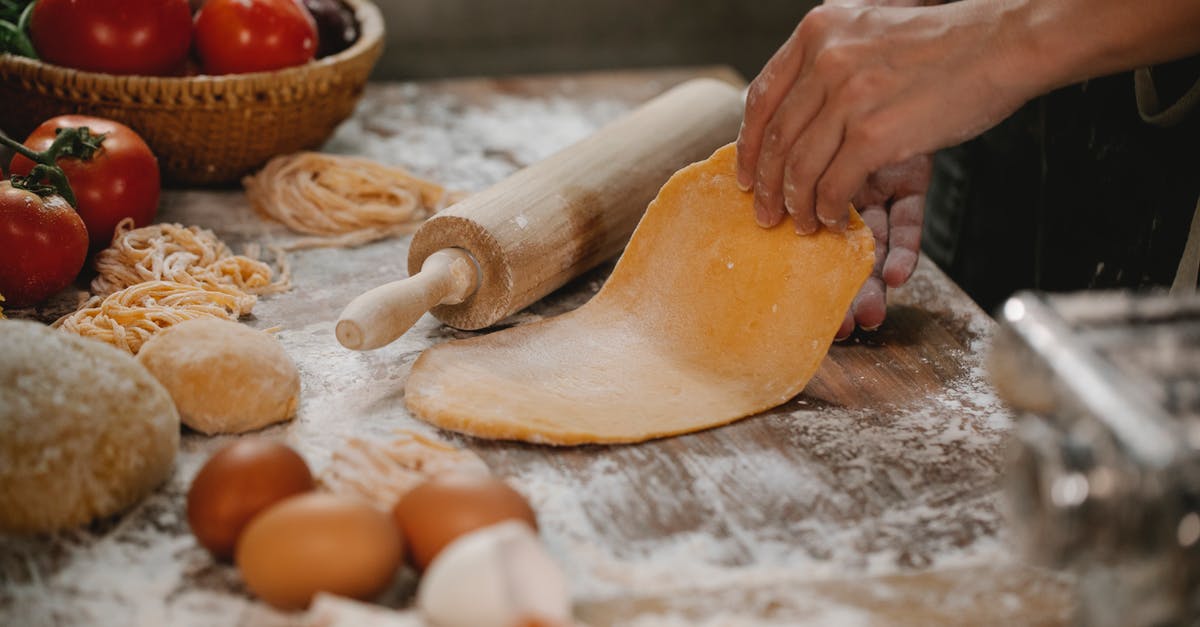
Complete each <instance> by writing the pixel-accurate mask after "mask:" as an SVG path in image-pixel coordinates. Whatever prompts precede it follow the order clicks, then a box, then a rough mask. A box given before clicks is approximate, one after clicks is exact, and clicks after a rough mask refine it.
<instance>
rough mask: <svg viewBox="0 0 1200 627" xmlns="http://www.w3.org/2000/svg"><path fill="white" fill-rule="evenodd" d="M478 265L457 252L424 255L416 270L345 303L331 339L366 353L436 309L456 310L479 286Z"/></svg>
mask: <svg viewBox="0 0 1200 627" xmlns="http://www.w3.org/2000/svg"><path fill="white" fill-rule="evenodd" d="M479 281H480V277H479V264H478V263H477V262H476V261H475V258H474V257H472V256H471V253H469V252H467V251H465V250H463V249H461V248H445V249H442V250H439V251H437V252H435V253H433V254H432V255H430V256H429V257H428V258H427V259H426V260H425V262H424V263H423V264H422V265H421V271H420V272H418V273H416V274H414V275H413V276H411V277H409V278H407V279H401V280H399V281H393V282H391V283H386V284H384V285H381V286H379V287H377V288H375V289H373V290H371V291H369V292H366V293H365V294H363V295H361V296H359V297H358V298H355V299H354V300H352V301H350V304H349V305H347V306H346V309H344V310H343V311H342V315H341V317H339V318H338V321H337V326H336V327H335V330H334V332H335V334H336V335H337V339H338V342H341V344H342V346H345V347H346V348H349V349H353V350H371V349H373V348H379V347H381V346H385V345H387V344H390V343H391V342H393V341H394V340H396V339H397V338H399V337H400V336H401V335H404V333H405V332H406V331H408V330H409V329H410V328H412V326H413V325H414V324H416V323H417V320H420V318H421V316H422V315H424V314H425V312H427V311H429V310H430V309H432V308H434V307H436V306H438V305H457V304H458V303H461V302H463V301H464V300H466V299H467V298H469V297H470V296H471V295H472V294H474V293H475V290H476V289H477V288H478V287H479Z"/></svg>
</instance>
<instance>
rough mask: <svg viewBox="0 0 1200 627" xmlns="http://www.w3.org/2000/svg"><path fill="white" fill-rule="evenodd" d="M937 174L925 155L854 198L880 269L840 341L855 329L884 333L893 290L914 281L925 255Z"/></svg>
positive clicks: (884, 173)
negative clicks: (928, 196)
mask: <svg viewBox="0 0 1200 627" xmlns="http://www.w3.org/2000/svg"><path fill="white" fill-rule="evenodd" d="M931 173H932V168H931V159H930V158H929V156H928V155H920V156H917V157H913V158H912V159H909V160H908V161H905V162H902V163H897V164H893V165H890V166H886V167H884V168H881V169H880V170H879V171H878V172H875V173H872V174H871V175H870V176H869V177H867V183H866V185H864V186H863V188H862V189H861V190H859V191H858V193H857V194H855V195H854V205H855V206H856V207H858V210H859V214H860V215H861V216H862V219H863V222H866V224H867V226H869V227H870V228H871V232H872V233H873V234H874V235H875V268H874V270H872V271H871V276H870V277H868V278H867V281H866V283H864V284H863V287H862V289H861V290H859V292H858V296H856V297H855V298H854V303H853V304H852V305H851V306H850V309H849V311H847V312H846V318H845V320H843V321H842V326H841V327H840V328H839V329H838V332H837V336H836V339H838V340H844V339H846V338H848V337H850V334H851V333H853V332H854V327H855V325H857V326H859V327H862V328H863V329H864V330H867V331H873V330H875V329H877V328H879V325H881V324H883V319H884V317H885V316H886V315H887V288H889V287H900V286H901V285H903V284H904V283H905V282H906V281H908V278H909V277H910V276H912V273H913V270H914V269H915V268H916V267H917V259H918V257H919V256H920V251H921V226H922V223H923V221H924V214H925V192H926V190H928V189H929V179H930V175H931Z"/></svg>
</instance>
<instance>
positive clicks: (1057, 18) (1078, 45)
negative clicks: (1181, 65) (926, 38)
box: [961, 0, 1200, 91]
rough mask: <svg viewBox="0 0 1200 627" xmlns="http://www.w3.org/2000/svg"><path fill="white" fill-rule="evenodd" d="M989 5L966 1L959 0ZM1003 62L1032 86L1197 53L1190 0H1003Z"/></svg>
mask: <svg viewBox="0 0 1200 627" xmlns="http://www.w3.org/2000/svg"><path fill="white" fill-rule="evenodd" d="M967 3H978V4H981V5H986V4H991V1H989V0H983V1H980V0H966V2H963V3H961V4H967ZM998 4H1007V5H1009V6H1008V9H1009V10H1007V11H1004V12H1003V16H1004V17H1003V18H1002V19H1004V20H1007V21H1008V23H1009V27H1007V28H1006V29H1005V30H1007V31H1008V32H1009V33H1010V35H1009V38H1008V41H1007V42H1006V43H1007V44H1008V45H1009V46H1010V49H1011V50H1012V51H1013V54H1012V55H1004V56H1006V57H1007V58H1008V59H1009V60H1010V64H1009V67H1008V68H1006V69H1007V70H1009V71H1010V72H1012V73H1013V76H1012V77H1011V78H1014V79H1015V78H1016V73H1021V72H1024V73H1027V75H1028V76H1030V77H1032V78H1033V80H1036V81H1038V82H1039V84H1038V85H1037V87H1038V91H1048V90H1050V89H1054V88H1057V87H1061V86H1064V85H1068V84H1071V83H1076V82H1079V81H1082V80H1085V79H1088V78H1093V77H1096V76H1104V75H1107V74H1112V73H1115V72H1120V71H1124V70H1129V69H1133V68H1138V67H1144V66H1147V65H1153V64H1156V63H1161V62H1164V61H1169V60H1172V59H1177V58H1180V57H1184V56H1187V55H1190V54H1195V53H1197V52H1200V2H1197V0H1139V1H1137V2H1134V1H1131V0H1003V1H1002V2H1000V3H998Z"/></svg>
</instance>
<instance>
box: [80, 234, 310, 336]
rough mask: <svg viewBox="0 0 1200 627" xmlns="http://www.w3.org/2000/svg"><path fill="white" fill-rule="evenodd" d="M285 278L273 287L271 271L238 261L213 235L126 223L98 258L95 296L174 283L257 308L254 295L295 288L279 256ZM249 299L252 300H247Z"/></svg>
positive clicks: (254, 261) (250, 261)
mask: <svg viewBox="0 0 1200 627" xmlns="http://www.w3.org/2000/svg"><path fill="white" fill-rule="evenodd" d="M279 257H280V259H279V265H280V267H281V272H280V274H281V277H280V279H279V280H278V281H272V274H273V273H272V270H271V267H270V266H269V265H267V264H265V263H263V262H261V261H258V260H257V259H252V258H250V257H247V256H244V255H235V254H233V252H232V251H231V250H230V249H229V247H228V246H226V245H225V243H224V242H222V241H221V240H220V239H218V238H217V236H216V235H215V234H214V233H213V232H212V231H210V230H207V229H202V228H200V227H197V226H190V227H184V226H183V225H181V224H168V223H164V224H153V225H150V226H146V227H142V228H139V229H135V228H133V221H132V220H129V219H126V220H122V221H121V223H120V224H118V225H117V230H116V233H115V234H114V235H113V242H112V245H111V246H109V247H108V248H106V249H104V250H102V251H100V252H99V253H97V255H96V270H97V271H98V272H99V275H98V276H97V277H96V278H95V279H94V280H92V292H93V293H95V294H96V295H97V296H107V295H109V294H113V293H115V292H118V291H120V290H122V289H125V288H128V287H130V286H133V285H137V284H139V283H144V282H146V281H172V282H175V283H182V284H184V285H193V286H196V287H202V288H204V289H207V290H210V291H213V292H221V293H225V294H228V295H230V296H233V297H235V298H237V299H238V302H242V303H249V306H248V307H246V308H245V309H244V310H240V311H238V312H237V313H238V315H246V314H248V313H250V309H251V308H253V306H254V302H255V300H256V299H255V298H254V295H259V294H275V293H279V292H283V291H287V290H288V289H289V287H290V280H289V276H288V268H287V263H286V260H284V258H283V256H282V254H280V256H279ZM245 297H249V298H248V299H247V298H245Z"/></svg>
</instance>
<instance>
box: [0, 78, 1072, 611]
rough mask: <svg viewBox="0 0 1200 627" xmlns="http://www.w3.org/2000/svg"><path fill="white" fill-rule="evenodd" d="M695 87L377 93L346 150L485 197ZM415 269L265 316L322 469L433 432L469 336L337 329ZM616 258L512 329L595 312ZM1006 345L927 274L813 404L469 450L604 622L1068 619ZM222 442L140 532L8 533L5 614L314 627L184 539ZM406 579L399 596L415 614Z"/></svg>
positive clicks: (307, 267)
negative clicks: (449, 346) (1010, 394)
mask: <svg viewBox="0 0 1200 627" xmlns="http://www.w3.org/2000/svg"><path fill="white" fill-rule="evenodd" d="M698 75H710V76H718V77H720V76H726V77H728V76H730V73H729V71H728V70H725V69H720V68H715V69H703V70H695V69H692V70H649V71H640V72H616V73H604V74H592V75H563V76H549V77H540V78H508V79H498V80H455V81H445V82H434V83H421V84H383V85H373V86H371V87H370V88H369V89H368V91H367V94H366V97H365V100H364V101H363V103H362V105H361V106H360V107H359V110H358V113H357V114H356V116H355V117H354V118H353V119H352V120H351V121H350V122H349V123H348V124H347V125H345V126H343V127H342V129H341V130H340V131H339V132H338V134H337V135H336V136H335V138H334V139H333V140H332V141H331V143H330V144H329V145H328V149H329V150H334V151H340V152H346V153H354V154H362V155H366V156H369V157H373V158H377V159H381V160H385V161H388V162H391V163H398V164H401V165H405V166H407V167H410V168H411V169H413V170H414V171H415V172H416V173H418V174H421V175H426V176H430V177H431V178H434V179H436V180H439V181H441V182H443V183H445V184H447V185H448V186H450V187H452V188H457V189H466V190H478V189H483V188H485V187H487V186H488V185H490V184H492V183H494V182H495V181H497V180H500V179H501V178H503V177H505V176H507V175H508V174H510V173H511V172H513V171H515V170H517V169H518V168H520V167H522V166H524V165H527V164H529V163H533V162H535V161H537V160H538V159H540V158H543V157H545V156H547V155H548V154H550V152H553V151H555V150H557V149H559V148H561V147H563V146H566V145H568V144H570V143H572V142H574V141H576V140H578V139H580V138H581V137H583V136H584V135H586V134H587V133H588V132H589V131H590V130H592V129H595V128H597V127H599V126H600V125H601V124H603V123H605V122H607V121H609V120H612V119H614V118H615V117H617V116H619V115H620V114H621V113H623V112H624V111H627V110H629V109H630V108H632V107H633V106H635V105H636V104H637V103H639V102H642V101H644V100H647V99H649V98H651V97H653V96H655V95H656V94H658V93H661V92H662V91H663V90H665V89H666V88H668V87H669V86H671V85H674V84H677V83H679V82H681V81H683V80H686V79H688V78H692V77H695V76H698ZM735 78H736V77H735ZM161 217H162V219H164V220H171V221H179V222H183V223H186V224H199V225H202V226H205V227H210V228H213V229H215V230H216V231H217V232H218V234H219V235H220V236H222V237H223V238H226V239H227V240H228V241H229V242H230V243H231V244H233V245H234V248H235V249H240V243H241V242H246V241H267V240H269V239H272V238H275V239H276V240H285V239H286V238H288V237H291V236H290V235H289V234H287V233H286V232H285V231H284V230H283V229H282V228H281V227H274V226H271V225H266V224H264V223H263V222H262V221H261V220H260V219H259V218H258V217H257V216H256V215H254V213H253V212H252V211H251V210H250V208H249V206H248V205H247V204H246V202H245V199H244V197H243V196H242V195H241V194H240V193H239V192H237V191H233V190H231V191H212V190H207V191H200V190H175V191H171V192H168V193H167V194H166V198H165V205H164V207H163V212H162V216H161ZM747 219H750V217H749V216H747ZM406 256H407V240H406V239H397V240H391V241H385V242H379V243H376V244H372V245H369V246H365V247H363V248H359V249H355V250H310V251H304V252H300V253H297V254H294V255H293V256H292V259H291V260H292V265H293V277H294V280H295V283H296V287H295V289H294V290H293V291H291V292H289V293H287V294H282V295H278V296H272V297H266V298H264V299H262V301H261V302H260V303H259V305H258V306H257V307H256V309H255V317H254V318H253V319H252V320H250V321H249V322H250V324H252V325H254V326H256V327H259V328H267V327H271V326H275V325H279V326H281V327H282V331H280V332H279V334H278V336H279V338H280V341H281V342H282V343H283V345H284V346H285V348H286V349H287V350H288V351H289V353H290V354H292V355H293V356H294V357H295V358H296V360H297V362H298V364H299V367H300V370H301V373H302V377H303V386H304V388H303V400H302V404H301V407H300V413H299V416H298V418H297V419H296V420H295V421H294V422H292V423H290V424H288V425H284V426H280V427H274V428H271V429H268V430H267V431H266V433H265V434H266V435H269V436H275V437H282V438H285V439H287V440H288V441H290V442H292V443H294V444H295V445H296V446H297V448H299V449H300V450H301V451H302V452H303V454H304V455H305V456H306V457H307V458H308V459H309V460H310V463H311V464H312V465H313V466H314V467H315V468H316V469H317V470H318V471H319V470H320V469H321V468H323V467H324V465H325V464H326V463H327V462H328V460H329V457H330V454H331V452H332V451H333V450H335V449H336V448H337V447H338V446H340V445H341V444H342V442H344V440H345V438H347V437H350V436H354V437H360V438H386V437H388V435H389V434H390V433H391V432H392V430H394V429H396V428H401V427H402V428H414V429H421V428H423V427H422V423H420V422H418V421H416V420H415V419H413V418H412V417H411V416H409V415H408V414H407V413H406V412H405V409H404V399H403V383H404V381H405V379H406V377H407V376H408V372H409V369H410V367H411V364H412V362H413V360H414V359H415V358H416V357H417V356H418V355H419V354H420V352H421V351H423V350H424V349H425V348H427V347H429V346H432V345H434V344H437V343H439V342H443V341H446V340H447V339H450V338H456V337H467V336H469V335H472V333H470V332H463V331H455V330H452V329H449V328H447V327H444V326H441V325H440V324H438V323H437V322H436V321H435V320H434V319H433V318H432V317H429V316H426V317H425V318H423V319H422V320H421V321H420V322H418V324H417V326H416V327H415V328H414V329H413V331H412V332H410V333H409V334H407V335H406V336H405V337H404V338H402V339H401V340H400V341H398V342H396V343H395V344H392V345H390V346H387V347H385V348H382V349H380V350H377V351H373V352H370V353H356V352H352V351H348V350H345V349H344V348H342V347H341V346H339V345H338V344H337V342H336V340H335V339H334V335H333V321H334V320H335V319H336V317H337V313H338V312H339V311H340V310H341V308H342V307H343V306H344V305H345V304H346V303H347V302H349V300H350V299H351V298H353V297H354V296H356V295H358V294H359V293H361V292H362V291H363V290H364V289H365V288H369V287H371V286H374V285H378V284H380V283H383V282H386V281H389V280H392V279H394V278H396V277H397V276H402V275H403V274H404V272H405V261H406ZM608 268H611V266H602V267H601V268H599V269H597V270H595V271H592V272H591V273H589V274H586V275H584V276H583V277H582V278H581V279H579V280H576V281H575V282H573V283H571V284H568V285H567V286H566V287H565V288H564V289H562V290H560V291H558V292H556V293H555V294H552V295H551V296H550V297H549V298H547V299H546V300H544V301H542V302H540V303H537V304H535V305H534V306H533V307H531V308H530V309H529V310H527V311H526V312H523V313H520V314H517V315H516V316H515V317H513V318H512V319H510V320H509V321H507V322H506V323H504V324H521V323H525V322H528V321H532V320H537V319H541V318H543V317H546V316H550V315H554V314H557V313H561V312H563V311H567V310H569V309H571V308H573V307H577V306H579V305H580V304H582V303H583V302H585V301H586V300H587V299H588V298H589V297H590V296H591V294H593V293H594V292H595V291H596V289H597V288H598V287H599V285H600V284H601V282H602V281H603V279H604V277H605V273H606V271H607V269H608ZM64 298H66V297H64ZM63 304H65V303H61V302H60V305H63ZM42 315H43V317H45V318H51V317H53V315H54V312H53V311H44V312H42ZM992 329H993V323H992V321H991V319H989V318H988V317H987V316H986V315H985V314H984V313H983V312H982V311H980V310H979V309H978V308H977V307H976V306H975V305H974V304H973V303H972V302H971V301H970V300H969V299H968V298H967V297H966V296H965V295H963V293H962V292H961V291H959V290H958V289H957V288H956V287H955V286H954V285H953V284H952V283H951V282H950V281H949V280H948V279H947V278H946V276H945V275H944V274H942V273H941V272H940V271H939V270H938V269H937V268H936V267H934V266H933V265H932V264H930V263H928V262H925V261H922V262H921V264H920V265H919V267H918V270H917V273H916V275H915V276H914V278H913V280H912V281H911V282H910V283H909V285H908V286H906V287H905V288H903V289H901V290H896V291H893V292H892V293H891V310H890V313H889V316H888V322H887V324H886V325H885V326H884V327H883V329H881V330H880V331H879V332H877V333H874V334H868V335H863V336H861V337H858V338H856V339H854V340H852V341H850V342H846V343H843V344H839V345H836V346H835V347H834V348H833V349H832V350H831V351H830V354H829V357H828V359H827V360H826V361H825V363H824V364H823V366H822V368H821V370H820V371H819V372H818V374H817V376H816V378H815V379H814V380H813V382H812V383H811V384H810V385H809V387H808V389H807V390H806V391H805V392H804V393H803V394H802V395H801V396H799V397H798V398H796V399H794V400H793V401H791V402H789V403H787V404H785V405H784V406H782V407H779V408H776V409H774V410H772V411H769V412H767V413H765V414H763V415H760V416H757V417H753V418H749V419H747V420H744V421H741V422H738V423H736V424H733V425H730V426H727V427H723V428H720V429H716V430H712V431H708V432H704V433H699V434H694V435H690V436H685V437H679V438H671V439H666V440H659V441H654V442H649V443H645V444H641V445H636V446H621V447H611V448H609V447H583V448H576V449H569V450H561V449H549V448H543V447H537V446H531V445H523V444H514V443H503V442H485V441H477V440H471V439H457V440H456V441H457V442H459V443H461V444H462V445H464V446H467V447H469V448H471V449H473V450H475V451H476V452H478V453H479V454H480V455H481V456H482V457H483V458H484V459H485V460H486V461H487V462H488V463H489V464H490V465H491V466H492V468H493V469H494V470H496V471H497V472H498V473H500V474H502V475H504V476H506V477H508V478H509V479H510V481H511V482H512V483H513V485H514V486H516V487H517V488H519V489H520V490H522V491H523V492H525V493H526V494H527V495H528V496H529V497H530V499H531V500H532V501H533V504H534V506H535V508H536V509H537V511H538V515H539V520H540V523H541V527H542V533H543V537H544V538H545V540H546V542H547V544H548V546H549V548H550V550H551V551H552V553H553V554H554V555H555V556H556V557H557V558H558V559H559V560H560V561H561V562H562V564H563V565H564V567H565V568H566V569H567V572H568V573H569V575H570V577H571V581H572V584H573V586H574V589H575V592H576V597H577V600H578V609H579V615H580V618H582V619H585V620H587V621H588V624H591V625H594V626H603V625H628V624H637V625H689V626H692V625H763V624H766V625H771V624H775V625H806V624H811V625H825V624H830V623H839V622H840V623H850V624H914V625H915V624H921V625H936V624H950V625H963V624H1022V625H1023V624H1043V625H1055V624H1066V623H1067V622H1069V617H1070V611H1071V601H1070V582H1069V581H1067V580H1064V579H1061V578H1059V577H1057V576H1055V575H1053V574H1050V573H1046V572H1044V571H1038V570H1035V569H1031V568H1028V567H1025V566H1023V565H1021V564H1020V563H1019V562H1018V561H1017V559H1016V556H1015V551H1014V550H1013V549H1012V548H1011V546H1010V543H1009V532H1008V531H1007V529H1008V526H1007V523H1006V522H1005V520H1004V518H1003V516H1002V514H1001V511H1002V503H1001V499H1000V487H1001V484H1000V480H1001V475H1002V473H1003V470H1004V464H1005V462H1004V443H1005V440H1006V438H1007V437H1008V434H1009V431H1010V429H1011V416H1010V414H1009V413H1008V411H1007V410H1005V409H1004V407H1003V406H1002V405H1001V404H1000V402H999V401H998V399H997V398H996V396H995V394H994V393H993V391H992V389H991V388H990V387H989V386H988V384H987V383H986V381H985V380H984V377H983V370H982V359H983V353H984V351H985V350H986V346H987V343H988V338H989V336H990V334H991V333H992ZM227 442H229V438H208V437H203V436H199V435H197V434H194V433H186V434H185V435H184V437H183V444H182V451H181V455H180V457H179V461H178V465H177V469H176V473H175V476H174V477H173V478H172V480H171V481H170V482H169V483H168V485H166V486H165V487H164V488H163V489H161V490H160V491H159V492H157V493H156V494H155V495H153V496H152V497H151V498H149V499H147V500H146V501H144V502H143V503H142V504H141V505H139V506H138V507H137V508H135V509H134V510H133V511H132V512H131V513H129V514H128V515H126V516H124V517H120V518H118V519H114V520H109V521H104V522H101V523H98V524H96V525H94V526H92V527H89V528H87V529H83V530H79V531H75V532H71V533H65V534H62V535H59V536H54V537H49V538H35V539H27V538H8V537H0V624H13V625H26V626H36V625H51V624H94V625H105V624H113V625H117V624H119V625H130V624H172V625H211V624H228V625H236V624H241V625H256V626H257V625H288V624H296V623H297V622H298V621H299V619H298V618H297V617H295V616H287V615H281V614H277V613H275V612H272V611H271V610H268V609H265V608H263V607H262V606H261V605H259V604H257V603H255V602H253V601H252V600H251V599H250V597H249V596H248V595H247V593H246V591H245V589H244V588H243V587H242V586H241V584H240V583H239V581H238V578H237V576H236V572H235V571H234V570H233V569H232V568H231V567H230V566H227V565H221V564H215V563H213V562H212V560H211V558H209V556H208V555H207V553H205V552H204V551H203V550H202V549H200V548H198V547H197V546H196V545H195V543H194V541H193V540H192V539H191V537H190V535H189V534H188V531H187V525H186V522H185V520H184V517H183V497H184V493H185V490H186V486H187V485H188V483H189V482H190V480H191V477H192V476H193V475H194V474H195V472H196V470H197V469H198V467H199V465H200V464H201V463H202V462H203V460H204V459H205V458H206V457H207V456H208V455H209V454H211V453H212V452H213V451H214V450H215V449H217V448H218V447H220V446H222V445H223V444H225V443H227ZM411 583H412V582H411V580H407V585H408V586H409V587H404V586H402V587H401V588H400V589H398V590H397V591H396V592H395V594H394V595H393V596H392V597H391V599H390V602H391V603H393V604H396V605H399V606H403V605H404V604H405V603H406V602H407V600H406V599H407V597H406V595H407V594H410V593H411Z"/></svg>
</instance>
